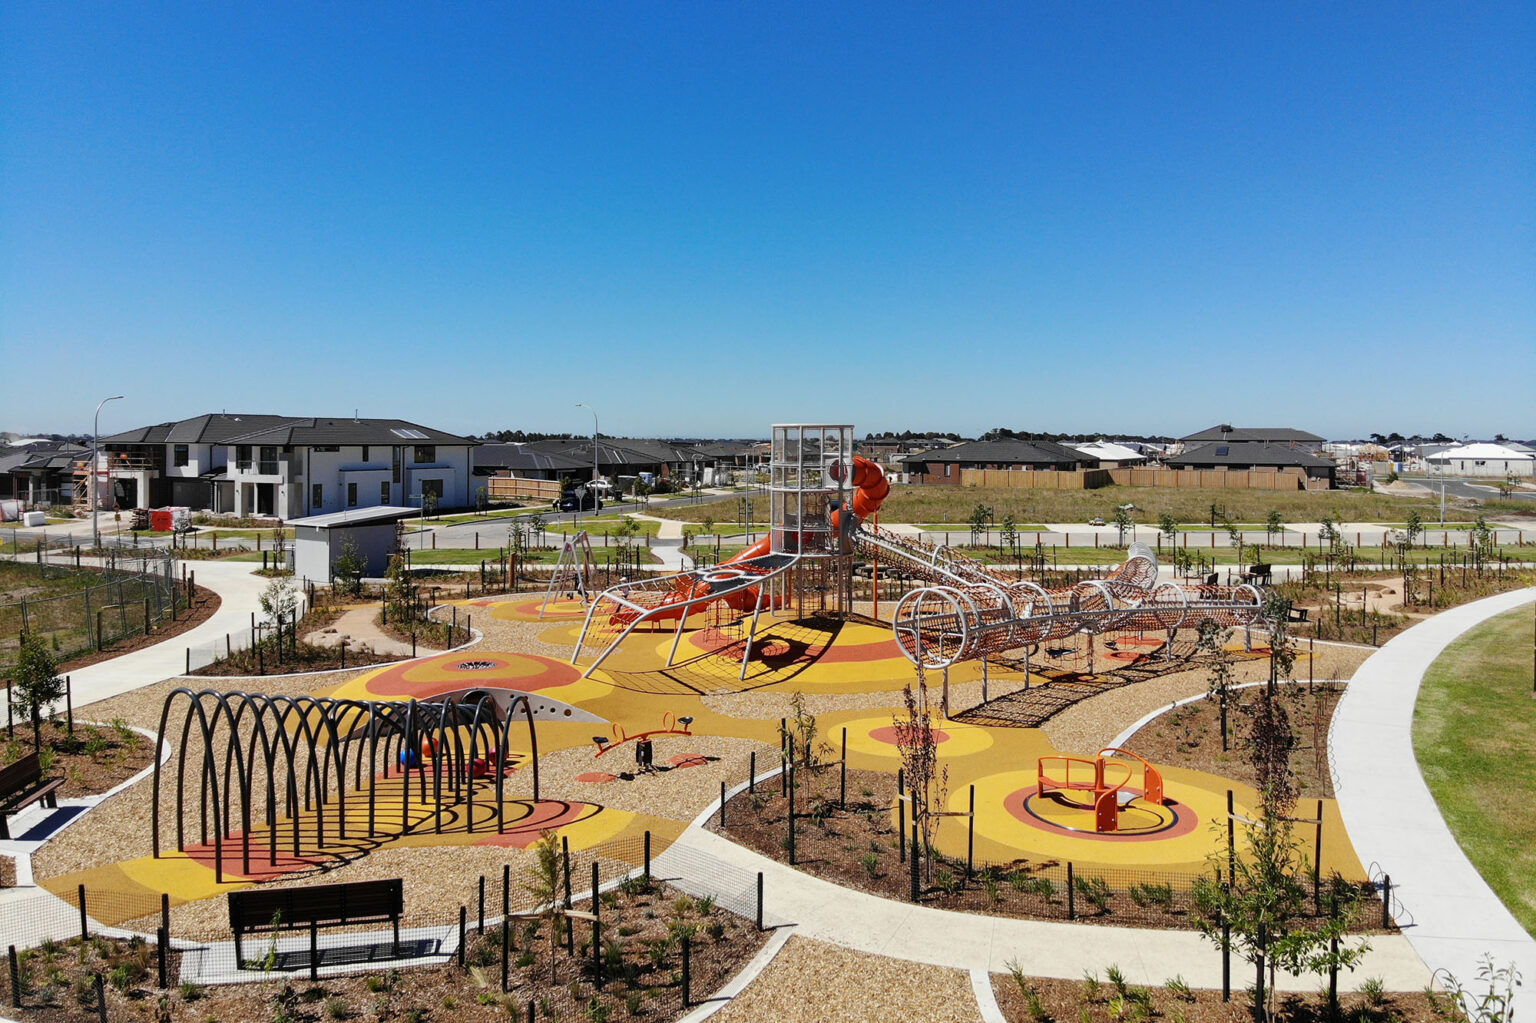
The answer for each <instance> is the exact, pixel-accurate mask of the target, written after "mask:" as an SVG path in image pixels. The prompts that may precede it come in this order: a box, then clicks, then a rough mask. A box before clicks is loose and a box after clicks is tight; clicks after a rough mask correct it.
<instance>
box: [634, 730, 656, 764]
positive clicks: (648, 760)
mask: <svg viewBox="0 0 1536 1023" xmlns="http://www.w3.org/2000/svg"><path fill="white" fill-rule="evenodd" d="M635 768H636V769H637V770H641V771H650V770H654V769H655V761H654V760H653V751H652V749H651V740H650V739H644V738H642V739H636V740H635Z"/></svg>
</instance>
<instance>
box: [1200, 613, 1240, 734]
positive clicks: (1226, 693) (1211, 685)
mask: <svg viewBox="0 0 1536 1023" xmlns="http://www.w3.org/2000/svg"><path fill="white" fill-rule="evenodd" d="M1197 635H1198V638H1197V639H1196V640H1195V649H1196V650H1198V651H1199V652H1200V654H1201V655H1202V657H1203V659H1204V660H1205V668H1206V673H1205V689H1206V696H1207V697H1208V698H1210V699H1213V700H1215V701H1216V707H1217V710H1218V712H1219V714H1220V718H1221V748H1222V750H1223V751H1225V750H1227V749H1229V748H1230V745H1229V740H1228V732H1227V708H1228V705H1229V700H1230V697H1231V692H1232V683H1233V671H1232V654H1231V653H1230V652H1229V651H1228V650H1227V640H1229V639H1231V638H1232V630H1231V629H1224V628H1222V627H1221V626H1219V625H1217V624H1216V623H1215V622H1214V621H1212V620H1211V619H1209V618H1204V619H1201V621H1200V624H1199V626H1198V627H1197Z"/></svg>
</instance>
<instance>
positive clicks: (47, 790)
mask: <svg viewBox="0 0 1536 1023" xmlns="http://www.w3.org/2000/svg"><path fill="white" fill-rule="evenodd" d="M63 784H64V779H63V778H44V777H43V763H42V761H41V760H40V759H38V756H37V753H35V752H33V753H28V754H27V755H26V756H24V757H22V758H21V759H20V760H18V761H16V762H15V763H14V764H7V765H5V766H4V767H0V838H10V837H11V828H10V824H9V823H7V821H6V818H7V817H8V816H9V815H11V814H13V813H16V812H17V811H18V810H22V809H24V808H26V807H28V806H31V805H32V804H33V803H36V802H39V801H41V802H42V804H43V805H44V806H48V807H54V806H58V805H59V802H58V798H59V797H58V796H57V795H56V794H55V793H56V792H57V790H58V788H59V786H60V785H63Z"/></svg>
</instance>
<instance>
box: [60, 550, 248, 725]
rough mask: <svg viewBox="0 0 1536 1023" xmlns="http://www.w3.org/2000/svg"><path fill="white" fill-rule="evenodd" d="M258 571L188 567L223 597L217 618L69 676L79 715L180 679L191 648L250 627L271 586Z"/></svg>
mask: <svg viewBox="0 0 1536 1023" xmlns="http://www.w3.org/2000/svg"><path fill="white" fill-rule="evenodd" d="M256 567H257V566H255V565H253V564H251V563H250V562H238V561H235V562H227V561H198V562H189V563H188V566H187V571H188V572H195V573H196V574H197V584H198V585H199V586H205V587H207V588H208V589H210V590H212V591H214V592H215V593H217V594H218V595H219V601H220V603H219V609H218V610H217V611H216V612H214V614H213V617H211V618H209V619H208V620H207V621H205V622H203V623H202V624H201V625H199V626H197V627H196V628H195V629H192V630H190V631H188V632H183V633H182V634H181V635H179V636H172V637H171V638H169V639H167V640H165V641H164V642H161V643H156V644H155V645H154V646H149V647H145V648H143V649H142V650H134V651H132V652H130V653H126V654H122V655H120V656H118V657H114V658H112V659H111V660H108V661H102V662H100V663H98V664H92V665H90V666H89V667H85V668H79V669H76V670H74V671H71V672H69V675H70V684H71V685H72V686H73V689H74V700H75V709H76V711H79V710H80V709H81V708H82V707H84V706H85V705H86V704H90V703H95V702H96V701H97V700H105V699H106V698H108V697H109V696H117V695H119V694H121V693H126V692H129V691H130V690H133V689H138V688H140V687H141V686H146V685H150V684H152V683H154V682H160V681H162V680H164V679H167V678H173V677H175V676H178V675H180V674H182V672H183V671H185V670H186V650H187V647H191V646H199V645H206V644H211V643H213V642H214V641H215V640H220V641H222V639H223V637H224V634H225V633H226V632H239V631H240V630H242V629H247V628H249V627H250V623H251V612H252V611H257V612H259V611H260V610H261V602H260V600H261V591H262V590H264V589H265V588H266V586H267V580H266V579H263V578H262V577H261V576H259V575H255V574H253V570H254V569H255V568H256Z"/></svg>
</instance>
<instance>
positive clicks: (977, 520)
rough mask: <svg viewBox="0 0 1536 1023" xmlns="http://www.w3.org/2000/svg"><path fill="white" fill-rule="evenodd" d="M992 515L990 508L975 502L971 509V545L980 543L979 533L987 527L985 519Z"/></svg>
mask: <svg viewBox="0 0 1536 1023" xmlns="http://www.w3.org/2000/svg"><path fill="white" fill-rule="evenodd" d="M991 517H992V509H991V508H988V507H987V506H986V505H984V504H979V503H978V504H977V505H976V507H974V508H972V509H971V519H970V522H971V546H972V547H974V546H976V545H977V544H979V543H981V534H982V533H983V532H984V531H985V530H986V528H987V520H988V519H990V518H991Z"/></svg>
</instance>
